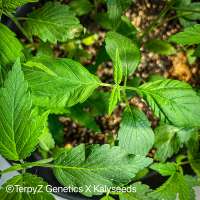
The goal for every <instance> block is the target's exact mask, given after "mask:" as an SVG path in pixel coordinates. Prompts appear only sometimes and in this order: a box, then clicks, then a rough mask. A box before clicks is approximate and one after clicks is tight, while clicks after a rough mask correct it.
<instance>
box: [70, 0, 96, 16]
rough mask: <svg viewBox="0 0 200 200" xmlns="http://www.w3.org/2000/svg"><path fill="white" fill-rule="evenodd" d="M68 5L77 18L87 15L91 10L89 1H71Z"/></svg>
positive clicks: (91, 6)
mask: <svg viewBox="0 0 200 200" xmlns="http://www.w3.org/2000/svg"><path fill="white" fill-rule="evenodd" d="M68 5H69V7H70V8H71V10H73V11H74V12H75V13H76V14H77V15H78V16H82V15H86V14H88V13H89V12H90V11H91V10H92V8H93V5H92V4H91V3H90V1H89V0H72V1H70V3H69V4H68Z"/></svg>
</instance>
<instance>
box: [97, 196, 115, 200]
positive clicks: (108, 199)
mask: <svg viewBox="0 0 200 200" xmlns="http://www.w3.org/2000/svg"><path fill="white" fill-rule="evenodd" d="M100 200H115V199H114V198H113V197H111V196H105V197H103V198H101V199H100Z"/></svg>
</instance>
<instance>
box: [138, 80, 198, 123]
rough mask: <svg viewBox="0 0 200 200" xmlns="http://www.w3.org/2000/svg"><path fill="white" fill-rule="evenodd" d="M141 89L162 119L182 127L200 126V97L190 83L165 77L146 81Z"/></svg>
mask: <svg viewBox="0 0 200 200" xmlns="http://www.w3.org/2000/svg"><path fill="white" fill-rule="evenodd" d="M139 90H140V92H141V93H142V95H143V97H144V99H145V100H146V101H147V102H148V104H149V105H150V106H151V108H152V109H153V111H154V113H155V115H156V116H157V117H159V118H160V119H161V121H165V122H170V123H172V124H174V125H176V126H180V127H195V126H196V127H199V126H200V97H199V96H198V95H197V93H196V92H195V91H194V90H193V89H192V87H191V86H190V85H189V84H187V83H184V82H181V81H177V80H170V79H165V80H158V81H153V82H149V83H145V84H143V85H141V86H140V87H139Z"/></svg>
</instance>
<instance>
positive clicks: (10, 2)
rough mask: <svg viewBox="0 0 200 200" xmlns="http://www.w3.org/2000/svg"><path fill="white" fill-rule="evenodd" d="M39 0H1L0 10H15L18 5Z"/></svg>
mask: <svg viewBox="0 0 200 200" xmlns="http://www.w3.org/2000/svg"><path fill="white" fill-rule="evenodd" d="M37 1H38V0H0V12H13V11H15V10H16V8H17V7H20V6H22V5H24V4H26V3H30V2H37Z"/></svg>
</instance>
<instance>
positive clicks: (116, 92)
mask: <svg viewBox="0 0 200 200" xmlns="http://www.w3.org/2000/svg"><path fill="white" fill-rule="evenodd" d="M119 100H120V87H119V85H115V87H113V89H112V91H111V95H110V98H109V105H108V114H109V115H111V114H112V112H113V110H114V109H115V107H116V106H117V103H118V101H119Z"/></svg>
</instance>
